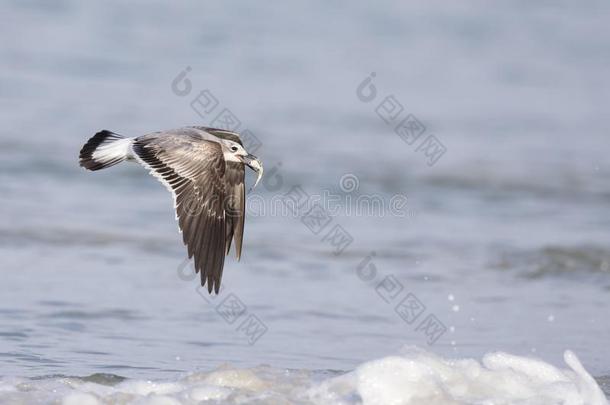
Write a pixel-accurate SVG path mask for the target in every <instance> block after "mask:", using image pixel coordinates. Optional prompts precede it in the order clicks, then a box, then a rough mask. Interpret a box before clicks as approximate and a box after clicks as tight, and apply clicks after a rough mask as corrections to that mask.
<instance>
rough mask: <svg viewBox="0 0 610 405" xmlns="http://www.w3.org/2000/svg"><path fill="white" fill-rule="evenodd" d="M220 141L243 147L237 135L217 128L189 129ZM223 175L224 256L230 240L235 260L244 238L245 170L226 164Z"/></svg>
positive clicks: (229, 247) (241, 165)
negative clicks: (224, 195)
mask: <svg viewBox="0 0 610 405" xmlns="http://www.w3.org/2000/svg"><path fill="white" fill-rule="evenodd" d="M191 128H195V129H198V130H201V131H205V132H207V133H209V134H212V135H214V136H216V137H217V138H221V139H228V140H230V141H233V142H237V143H238V144H240V145H241V146H244V145H243V143H242V141H241V138H240V136H239V134H238V133H237V132H233V131H227V130H224V129H219V128H210V127H191ZM226 169H227V171H226V173H225V182H226V195H227V205H226V207H225V208H226V211H227V228H226V231H227V236H226V254H229V250H230V249H231V240H234V241H235V255H236V257H237V260H239V259H240V258H241V246H242V241H243V238H244V221H245V217H246V188H245V181H244V178H245V168H244V165H243V164H241V163H237V162H227V168H226Z"/></svg>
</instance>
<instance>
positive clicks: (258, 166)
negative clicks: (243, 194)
mask: <svg viewBox="0 0 610 405" xmlns="http://www.w3.org/2000/svg"><path fill="white" fill-rule="evenodd" d="M244 163H245V164H246V165H248V167H249V168H250V169H252V170H254V171H255V172H256V174H257V175H258V177H257V178H256V182H255V183H254V185H253V186H252V187H251V188H250V191H252V190H254V187H256V185H257V184H258V182H259V181H260V180H261V178H262V177H263V164H262V163H261V161H260V160H259V159H258V158H257V157H256V156H254V155H246V156H244Z"/></svg>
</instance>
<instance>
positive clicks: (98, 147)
mask: <svg viewBox="0 0 610 405" xmlns="http://www.w3.org/2000/svg"><path fill="white" fill-rule="evenodd" d="M132 140H133V139H132V138H125V137H123V136H121V135H119V134H115V133H114V132H110V131H108V130H103V131H100V132H98V133H97V134H95V135H94V136H93V137H92V138H91V139H89V140H88V141H87V143H86V144H85V146H83V148H82V149H81V150H80V156H79V164H80V165H81V167H84V168H85V169H87V170H100V169H105V168H107V167H110V166H114V165H116V164H117V163H121V162H122V161H124V160H125V159H127V158H128V157H129V154H130V145H131V142H132Z"/></svg>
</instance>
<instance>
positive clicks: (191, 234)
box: [79, 126, 263, 294]
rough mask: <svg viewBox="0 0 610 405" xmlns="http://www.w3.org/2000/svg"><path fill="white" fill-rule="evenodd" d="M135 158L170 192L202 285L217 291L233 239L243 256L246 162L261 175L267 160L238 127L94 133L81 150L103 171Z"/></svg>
mask: <svg viewBox="0 0 610 405" xmlns="http://www.w3.org/2000/svg"><path fill="white" fill-rule="evenodd" d="M123 161H135V162H137V163H139V164H141V165H142V166H144V167H145V168H146V169H148V170H149V172H150V174H152V175H153V176H154V177H156V178H157V179H158V180H159V181H160V182H161V183H162V184H163V185H164V186H165V187H166V188H167V189H168V191H169V192H170V193H171V194H172V196H173V198H174V209H175V211H176V220H177V221H178V227H179V229H180V232H181V233H182V239H183V242H184V244H185V245H186V247H187V251H188V257H189V259H190V258H192V257H195V260H194V261H195V271H196V272H197V273H200V274H201V286H205V284H206V282H207V285H208V292H209V293H210V294H211V293H212V290H213V291H214V292H215V293H216V294H218V291H219V289H220V280H221V278H222V270H223V267H224V260H225V255H228V254H229V250H230V248H231V240H234V241H235V254H236V257H237V260H239V259H240V257H241V250H242V240H243V236H244V220H245V198H246V192H245V186H244V176H245V166H248V167H250V168H251V169H252V170H254V171H255V172H256V173H257V174H258V177H257V179H256V182H255V184H254V186H253V187H252V188H254V187H256V185H257V184H258V182H259V181H260V179H261V177H262V176H263V165H262V163H261V161H260V160H259V159H258V158H257V157H256V156H254V155H251V154H249V153H248V152H247V151H246V149H245V148H244V145H243V143H242V141H241V138H240V137H239V134H238V133H236V132H231V131H225V130H223V129H217V128H208V127H197V126H194V127H184V128H179V129H172V130H168V131H160V132H153V133H150V134H146V135H142V136H138V137H134V138H129V137H124V136H122V135H119V134H116V133H114V132H111V131H108V130H102V131H100V132H98V133H97V134H95V135H94V136H93V137H92V138H91V139H89V140H88V141H87V143H86V144H85V145H84V146H83V148H82V149H81V151H80V158H79V164H80V166H81V167H84V168H85V169H87V170H92V171H95V170H101V169H105V168H107V167H110V166H114V165H116V164H118V163H121V162H123Z"/></svg>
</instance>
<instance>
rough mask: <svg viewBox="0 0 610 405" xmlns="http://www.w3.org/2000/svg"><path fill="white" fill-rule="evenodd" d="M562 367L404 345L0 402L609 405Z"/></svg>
mask: <svg viewBox="0 0 610 405" xmlns="http://www.w3.org/2000/svg"><path fill="white" fill-rule="evenodd" d="M564 361H565V363H566V364H567V366H568V368H558V367H555V366H553V365H551V364H548V363H546V362H544V361H542V360H538V359H534V358H529V357H520V356H515V355H511V354H507V353H500V352H497V353H489V354H487V355H485V356H484V357H483V359H482V360H481V361H478V360H475V359H459V360H453V359H446V358H441V357H439V356H437V355H435V354H432V353H430V352H427V351H424V350H421V349H418V348H414V347H406V348H404V349H403V351H402V353H401V354H400V355H396V356H390V357H385V358H381V359H377V360H373V361H369V362H366V363H363V364H362V365H360V366H359V367H357V368H356V369H355V370H353V371H351V372H347V373H341V372H337V371H309V370H286V369H276V368H272V367H269V366H259V367H255V368H250V369H239V368H233V367H230V366H224V367H221V368H219V369H217V370H214V371H212V372H196V373H192V374H188V375H186V376H183V377H180V378H177V379H175V380H164V381H144V380H129V379H125V378H123V377H120V376H116V375H112V374H95V375H91V376H88V377H65V376H49V377H45V378H38V379H29V380H28V379H18V378H3V379H2V380H0V401H1V402H2V403H60V404H64V405H73V404H78V405H98V404H108V403H112V404H155V405H162V404H163V405H180V404H271V405H276V404H316V405H335V404H336V405H358V404H362V405H412V404H429V405H434V404H452V405H459V404H495V405H503V404H504V405H508V404H528V405H547V404H549V405H550V404H564V405H585V404H586V405H607V404H608V401H607V399H606V397H605V396H604V393H603V391H602V390H601V388H600V386H599V385H598V383H597V382H596V381H595V380H594V379H593V378H592V377H591V375H589V373H587V371H586V370H585V369H584V367H583V366H582V364H581V363H580V361H579V360H578V358H577V357H576V355H575V354H574V353H572V352H571V351H566V352H565V353H564Z"/></svg>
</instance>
